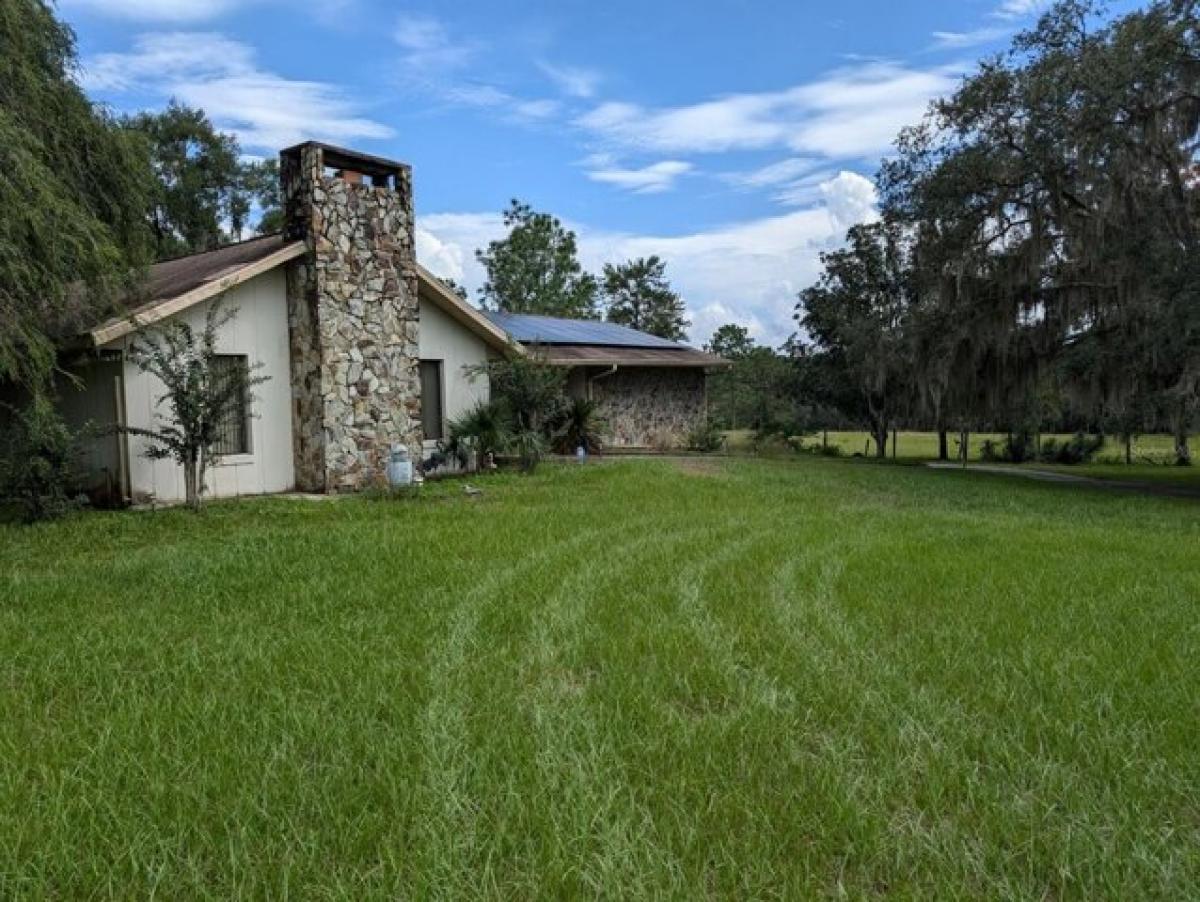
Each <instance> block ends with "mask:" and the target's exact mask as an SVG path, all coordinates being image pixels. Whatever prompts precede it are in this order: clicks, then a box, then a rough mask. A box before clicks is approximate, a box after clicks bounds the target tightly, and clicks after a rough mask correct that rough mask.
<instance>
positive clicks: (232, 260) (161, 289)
mask: <svg viewBox="0 0 1200 902" xmlns="http://www.w3.org/2000/svg"><path fill="white" fill-rule="evenodd" d="M303 253H304V243H303V242H300V241H294V242H290V243H289V242H285V241H284V240H283V236H282V235H264V236H263V237H262V238H252V239H250V240H249V241H242V242H239V243H238V244H230V245H226V246H225V247H220V248H217V249H216V250H213V251H205V252H203V253H199V254H190V255H188V256H186V257H179V258H177V259H175V260H164V261H163V262H162V263H156V264H154V265H153V266H151V267H150V271H149V273H148V274H147V277H146V281H145V282H143V283H142V286H141V288H140V289H139V290H138V293H137V294H136V295H135V296H134V297H131V298H129V299H128V301H127V302H126V303H127V305H128V308H129V312H128V314H126V315H124V316H114V317H112V318H111V319H108V320H106V321H105V322H103V323H101V324H100V325H98V326H96V327H95V328H94V329H92V330H91V331H90V332H89V337H90V338H91V340H92V342H93V343H94V344H96V345H102V344H106V343H108V342H110V341H112V340H113V339H116V338H121V337H122V336H124V335H128V334H129V333H130V332H133V331H135V330H136V329H137V328H138V327H139V326H147V325H150V324H151V323H156V322H158V321H159V320H162V319H165V318H167V317H168V316H172V315H173V314H176V313H179V312H180V311H181V310H186V309H187V308H188V307H191V306H192V305H194V304H198V303H200V302H201V301H206V300H208V299H209V298H211V297H214V296H216V295H218V294H220V293H221V292H223V291H228V290H229V289H230V288H233V287H234V286H235V285H239V284H241V283H242V282H245V281H247V280H249V279H252V278H254V277H255V276H257V275H260V274H261V273H264V272H267V271H268V270H271V269H274V268H275V267H276V266H280V265H282V264H284V263H286V262H287V261H288V260H292V259H294V258H296V257H299V256H300V255H301V254H303Z"/></svg>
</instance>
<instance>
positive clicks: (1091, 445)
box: [1040, 432, 1104, 465]
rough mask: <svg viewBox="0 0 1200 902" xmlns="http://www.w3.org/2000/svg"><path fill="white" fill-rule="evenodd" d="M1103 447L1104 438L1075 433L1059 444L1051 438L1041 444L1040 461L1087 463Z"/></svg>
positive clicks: (1072, 463)
mask: <svg viewBox="0 0 1200 902" xmlns="http://www.w3.org/2000/svg"><path fill="white" fill-rule="evenodd" d="M1103 447H1104V436H1102V435H1087V434H1085V433H1083V432H1076V433H1075V434H1074V435H1073V436H1071V438H1069V439H1068V440H1067V441H1065V442H1063V443H1062V444H1059V443H1058V442H1057V441H1055V440H1054V439H1053V438H1048V439H1046V440H1045V441H1044V442H1042V453H1041V458H1040V459H1041V461H1042V462H1043V463H1048V464H1067V465H1074V464H1084V463H1088V462H1089V461H1090V460H1091V459H1092V458H1093V457H1095V456H1096V454H1097V453H1098V452H1099V451H1100V449H1101V448H1103Z"/></svg>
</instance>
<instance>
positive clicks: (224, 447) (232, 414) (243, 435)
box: [213, 354, 250, 454]
mask: <svg viewBox="0 0 1200 902" xmlns="http://www.w3.org/2000/svg"><path fill="white" fill-rule="evenodd" d="M213 371H214V375H215V376H216V378H217V379H218V380H227V379H236V380H238V382H239V383H240V384H241V385H243V386H244V385H245V384H246V381H247V379H248V378H249V374H250V361H249V360H248V359H247V357H246V356H245V355H244V354H221V355H219V356H217V357H214V358H213ZM248 421H249V411H248V410H247V403H246V393H245V392H244V391H243V392H241V393H240V394H239V395H238V397H237V399H236V400H235V402H234V403H233V404H231V405H230V406H229V409H228V410H227V411H226V413H225V416H224V417H223V418H222V419H221V421H220V422H219V423H217V428H216V433H217V439H216V441H215V442H214V443H213V451H214V452H215V453H217V454H249V453H250V428H249V422H248Z"/></svg>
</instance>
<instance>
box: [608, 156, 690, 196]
mask: <svg viewBox="0 0 1200 902" xmlns="http://www.w3.org/2000/svg"><path fill="white" fill-rule="evenodd" d="M691 171H692V164H691V163H685V162H683V161H682V160H662V161H661V162H658V163H652V164H651V165H649V166H644V167H642V168H641V169H621V168H619V167H607V168H603V169H591V170H588V173H587V177H588V178H590V179H591V180H592V181H593V182H603V183H604V184H607V185H616V186H617V187H618V188H626V189H628V190H630V191H632V192H633V193H634V194H659V193H661V192H663V191H668V190H670V189H671V188H673V187H674V186H675V181H676V180H677V179H678V178H679V177H680V176H683V175H687V174H688V173H689V172H691Z"/></svg>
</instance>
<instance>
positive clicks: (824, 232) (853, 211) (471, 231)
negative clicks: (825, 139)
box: [417, 172, 875, 345]
mask: <svg viewBox="0 0 1200 902" xmlns="http://www.w3.org/2000/svg"><path fill="white" fill-rule="evenodd" d="M825 185H826V187H825V188H824V189H823V190H820V191H819V192H818V194H819V195H820V197H819V199H818V200H817V201H816V202H815V203H813V204H812V205H810V206H809V207H807V208H805V209H800V210H794V211H791V212H788V213H785V214H782V215H779V216H771V217H767V218H763V219H755V220H749V221H746V222H738V223H732V224H730V225H726V226H720V227H717V228H712V229H705V230H700V231H696V232H693V233H690V234H684V235H672V236H656V235H636V234H630V233H626V232H615V231H609V230H604V229H595V228H591V227H589V226H587V225H583V224H579V223H572V222H568V223H567V225H568V227H570V228H572V229H574V230H575V232H576V233H577V236H578V239H579V252H580V260H581V262H582V263H583V265H584V266H585V267H586V268H587V269H588V270H590V271H592V272H598V271H599V270H600V269H601V268H602V267H603V265H604V263H606V262H618V261H622V260H626V259H628V258H630V257H644V256H649V255H650V254H658V255H660V256H661V257H663V258H664V259H665V260H666V261H667V264H668V267H669V271H668V272H669V275H670V278H671V280H672V283H673V284H674V285H675V287H676V288H677V289H678V290H679V291H680V293H681V294H682V295H683V297H684V298H685V299H686V300H687V303H688V314H689V318H690V319H691V320H692V329H691V340H692V343H693V344H696V345H699V344H702V343H703V342H705V341H707V340H708V337H709V336H710V335H711V334H712V331H713V330H714V329H715V328H716V327H717V326H719V325H721V324H723V323H726V322H738V323H741V324H743V325H745V326H747V327H748V328H749V329H750V330H751V333H752V334H753V335H754V336H755V337H756V338H757V339H758V340H760V341H763V342H767V343H770V344H780V343H782V342H783V341H784V340H785V339H786V338H787V337H788V335H790V334H791V333H792V332H793V331H794V328H795V324H794V322H793V320H792V312H793V309H794V307H795V303H796V294H797V293H798V292H799V291H800V290H801V289H803V288H805V287H807V286H808V285H810V284H812V282H813V281H814V280H815V279H816V277H817V274H818V273H819V271H820V261H819V254H820V252H821V251H823V250H828V249H830V248H832V247H836V246H837V245H838V244H839V243H840V242H841V241H842V239H843V237H844V235H845V231H846V228H847V227H848V226H849V225H851V224H852V220H854V217H861V218H862V219H871V218H873V217H874V216H875V211H874V208H873V205H872V204H871V200H872V199H873V197H874V194H873V191H874V189H873V186H872V185H871V183H870V182H869V181H868V180H867V179H864V178H862V176H857V175H854V174H853V173H848V172H847V173H841V174H839V175H838V176H837V177H835V178H833V179H830V180H828V181H827V182H826V183H825ZM504 232H505V230H504V223H503V221H502V219H501V217H500V215H499V214H498V213H496V214H493V213H442V214H434V215H429V216H423V217H421V219H420V228H419V230H418V236H417V255H418V257H419V258H420V260H421V262H422V263H423V264H425V266H427V267H428V268H429V269H431V270H432V271H433V272H435V273H436V274H438V275H441V276H449V277H450V278H453V279H454V280H455V281H457V282H460V283H462V284H464V285H466V286H467V287H468V288H470V289H471V291H472V292H474V290H475V289H477V288H478V287H479V286H480V285H481V284H482V283H483V270H482V268H481V267H480V266H479V263H478V261H476V260H475V256H474V251H475V249H476V248H481V247H486V246H487V243H488V242H489V241H492V240H493V239H496V238H500V237H503V235H504ZM422 233H425V234H424V236H422Z"/></svg>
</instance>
